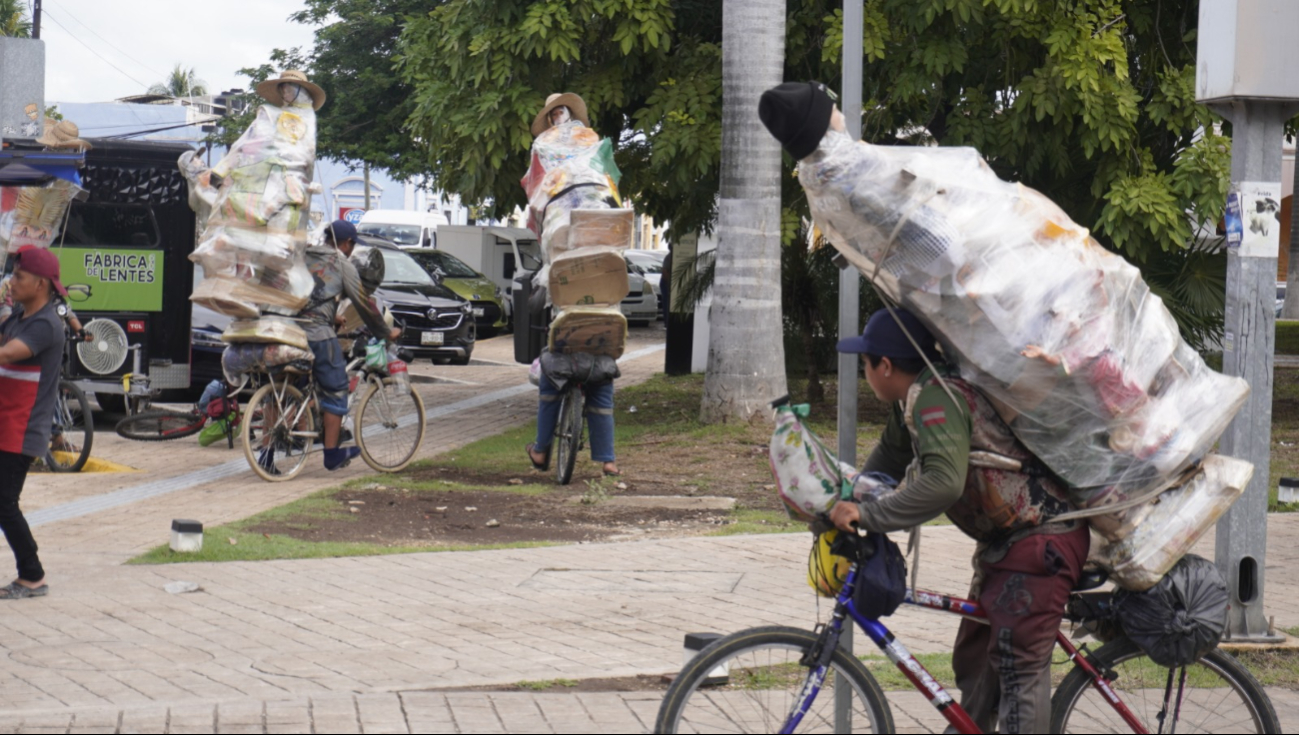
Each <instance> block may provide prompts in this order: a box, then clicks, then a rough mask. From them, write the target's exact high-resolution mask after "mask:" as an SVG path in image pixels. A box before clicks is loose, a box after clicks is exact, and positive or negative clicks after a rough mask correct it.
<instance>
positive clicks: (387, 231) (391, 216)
mask: <svg viewBox="0 0 1299 735" xmlns="http://www.w3.org/2000/svg"><path fill="white" fill-rule="evenodd" d="M445 224H449V223H448V222H447V218H446V215H444V214H442V213H441V212H411V211H408V210H405V209H372V210H370V211H369V212H366V213H365V214H363V215H361V222H360V224H358V225H357V226H356V231H357V232H359V233H361V234H362V235H370V236H372V237H382V238H383V239H385V240H391V241H392V242H394V243H396V245H397V246H398V247H403V248H421V247H422V248H431V247H437V229H438V227H440V226H442V225H445Z"/></svg>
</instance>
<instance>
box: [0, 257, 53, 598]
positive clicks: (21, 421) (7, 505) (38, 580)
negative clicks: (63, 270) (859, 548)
mask: <svg viewBox="0 0 1299 735" xmlns="http://www.w3.org/2000/svg"><path fill="white" fill-rule="evenodd" d="M15 258H16V261H17V262H16V265H15V266H14V274H13V278H12V281H11V282H10V289H11V294H12V296H13V300H14V303H15V307H14V311H13V314H11V315H10V316H9V318H8V319H6V320H5V321H4V323H3V324H0V530H2V531H4V535H5V539H6V540H7V541H8V542H9V548H10V549H12V550H13V552H14V559H15V560H16V561H17V563H18V578H17V579H15V580H14V581H13V582H10V583H9V584H8V585H6V586H4V587H0V600H16V599H20V598H23V597H39V596H41V595H45V594H47V593H49V590H50V588H49V585H47V584H45V570H44V568H42V567H41V560H40V557H38V556H37V555H36V540H35V539H34V538H32V532H31V529H30V528H29V527H28V526H27V519H25V518H24V517H23V514H22V511H21V510H20V509H19V507H18V497H19V495H21V494H22V491H23V483H24V482H26V480H27V470H28V468H30V467H31V464H32V460H33V459H35V458H36V457H40V456H43V455H44V454H45V450H46V449H48V448H49V445H50V427H51V426H52V425H53V418H54V404H55V399H56V394H55V391H57V390H58V386H59V374H60V371H61V370H62V367H63V322H62V320H61V319H59V315H58V313H57V312H56V311H55V301H56V299H55V294H58V295H59V296H64V297H66V296H67V295H68V292H67V290H66V289H64V288H63V284H62V283H60V282H59V261H58V258H56V257H54V254H53V253H51V252H50V251H48V250H45V249H43V248H37V247H25V248H23V249H22V250H20V251H19V252H18V254H17V255H16V256H15Z"/></svg>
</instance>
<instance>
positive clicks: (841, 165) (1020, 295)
mask: <svg viewBox="0 0 1299 735" xmlns="http://www.w3.org/2000/svg"><path fill="white" fill-rule="evenodd" d="M798 172H799V179H800V182H801V183H802V184H803V186H804V188H805V189H806V191H807V194H808V199H809V202H810V205H811V209H812V213H813V216H814V218H815V220H816V224H817V226H818V227H819V228H820V229H821V230H822V232H824V233H825V234H826V236H827V237H828V238H829V240H830V242H831V243H832V244H833V245H834V246H835V248H836V249H837V250H839V252H841V253H843V255H844V256H845V257H846V258H847V259H848V260H849V262H851V263H852V264H853V265H854V266H856V267H857V268H858V269H860V270H861V271H862V273H863V274H864V275H866V276H867V277H868V278H873V279H874V281H875V282H876V284H877V285H878V286H879V287H880V288H881V289H882V290H883V291H884V293H885V294H886V295H887V296H888V297H890V298H891V299H894V300H896V301H898V302H899V303H901V304H902V305H903V306H904V307H906V308H907V309H908V310H910V311H911V312H912V313H914V314H915V315H916V316H918V317H919V318H920V320H921V321H922V322H924V323H925V325H926V326H927V327H928V328H929V329H930V330H931V331H932V332H933V334H934V336H935V337H936V338H937V339H938V341H939V342H940V344H941V345H942V347H943V350H944V353H945V354H946V356H947V358H948V359H949V360H951V361H953V362H954V363H956V365H957V366H958V367H959V369H960V373H961V376H962V377H963V378H965V379H966V380H969V381H970V382H971V383H973V384H974V385H976V386H977V387H978V388H980V389H981V390H982V391H983V392H984V394H985V395H987V396H988V397H989V399H990V400H991V401H992V402H993V404H994V406H996V408H997V410H998V413H999V414H1001V416H1002V418H1004V419H1005V420H1006V422H1007V423H1008V424H1009V425H1010V427H1011V429H1012V430H1013V431H1014V433H1015V435H1016V436H1017V437H1018V438H1019V439H1020V440H1021V441H1023V442H1024V444H1025V446H1026V447H1028V449H1029V450H1030V451H1032V452H1033V453H1034V454H1035V455H1037V456H1038V457H1039V458H1040V459H1041V460H1042V461H1043V462H1045V463H1046V464H1047V465H1048V466H1049V467H1050V468H1051V469H1052V470H1053V471H1054V472H1055V473H1056V474H1058V475H1059V476H1060V477H1061V478H1062V479H1064V480H1065V481H1066V482H1067V483H1068V484H1069V485H1070V486H1071V489H1070V490H1071V497H1070V499H1071V500H1072V501H1073V502H1074V503H1075V504H1076V505H1077V506H1078V507H1080V508H1084V509H1089V508H1097V507H1101V506H1105V505H1111V504H1115V503H1119V502H1123V501H1125V500H1128V499H1131V498H1136V497H1140V496H1142V495H1145V494H1150V493H1154V492H1156V491H1158V490H1159V489H1160V488H1161V487H1163V486H1166V485H1167V484H1168V483H1169V482H1170V481H1172V480H1173V479H1174V478H1176V476H1177V475H1178V474H1179V473H1180V472H1182V471H1183V470H1184V469H1186V468H1187V467H1189V466H1190V465H1191V464H1192V463H1194V462H1195V461H1196V460H1198V459H1200V458H1202V457H1204V455H1206V454H1207V453H1208V451H1209V449H1210V448H1211V447H1212V446H1213V443H1214V442H1215V441H1216V440H1217V438H1218V436H1219V435H1220V434H1221V433H1222V431H1223V430H1224V429H1225V428H1226V426H1227V423H1228V422H1229V421H1230V420H1231V418H1232V417H1233V416H1234V415H1235V414H1236V412H1237V411H1238V410H1239V408H1240V406H1241V404H1242V403H1243V401H1244V399H1245V396H1246V394H1247V393H1248V390H1249V388H1248V385H1247V384H1246V383H1245V381H1243V380H1241V379H1239V378H1231V377H1227V376H1224V375H1221V374H1219V373H1216V372H1214V371H1213V370H1211V369H1209V368H1208V367H1207V366H1206V365H1205V364H1204V361H1203V360H1202V359H1201V358H1200V356H1199V355H1198V354H1197V353H1196V352H1195V351H1194V350H1193V349H1191V348H1190V347H1189V346H1188V345H1187V344H1186V343H1185V342H1183V341H1182V340H1181V338H1180V336H1179V334H1178V330H1177V325H1176V323H1175V322H1174V321H1173V318H1172V316H1171V315H1170V314H1169V313H1168V310H1167V309H1165V308H1164V306H1163V303H1162V301H1161V300H1160V299H1159V297H1158V296H1155V295H1154V294H1152V293H1151V292H1150V290H1149V288H1147V286H1146V284H1145V283H1144V282H1143V281H1142V279H1141V275H1140V273H1139V271H1138V270H1137V269H1136V268H1135V267H1133V266H1132V265H1131V264H1129V263H1128V262H1127V261H1125V260H1124V259H1123V258H1121V257H1119V256H1117V255H1114V254H1112V253H1110V252H1108V251H1106V250H1105V249H1104V248H1103V247H1101V246H1100V245H1099V244H1098V243H1096V241H1095V240H1093V239H1091V238H1090V237H1089V236H1088V233H1087V230H1086V229H1085V228H1083V227H1080V226H1078V225H1076V224H1075V223H1073V222H1072V221H1071V220H1070V219H1069V217H1068V216H1066V215H1065V213H1064V212H1063V211H1061V210H1060V209H1059V207H1057V206H1056V205H1055V204H1054V203H1052V202H1051V201H1050V200H1049V199H1047V198H1046V197H1045V196H1043V195H1041V194H1039V193H1038V192H1036V191H1033V190H1032V189H1029V188H1027V187H1024V186H1021V185H1017V184H1011V183H1008V182H1005V181H1002V180H1000V179H998V178H997V176H996V175H995V174H994V173H993V171H992V170H991V169H990V168H989V167H988V166H987V164H986V163H984V161H983V160H982V159H981V158H980V157H979V155H978V153H977V152H975V151H974V150H973V149H970V148H904V147H880V146H871V145H868V144H865V143H854V142H853V141H852V140H851V139H850V138H849V137H848V136H847V135H846V134H844V133H841V132H837V131H830V132H828V133H827V134H826V136H825V138H824V139H823V140H822V141H821V144H820V148H819V149H818V150H817V151H816V152H814V153H813V154H811V155H810V156H808V157H807V158H805V159H804V160H803V161H802V162H801V163H800V164H799V168H798Z"/></svg>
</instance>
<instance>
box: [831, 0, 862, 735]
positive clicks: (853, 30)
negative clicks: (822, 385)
mask: <svg viewBox="0 0 1299 735" xmlns="http://www.w3.org/2000/svg"><path fill="white" fill-rule="evenodd" d="M864 6H865V3H864V2H854V1H853V0H849V1H848V2H845V3H844V4H843V88H842V89H841V90H840V93H841V95H842V96H841V98H840V99H842V100H843V110H842V112H843V117H844V122H845V123H847V126H848V134H849V135H851V136H852V137H853V139H854V140H860V139H861V94H862V66H863V65H864V63H865V62H864V54H863V50H862V17H863V15H864V10H863V9H864ZM860 288H861V277H860V276H859V275H858V274H857V269H856V268H854V267H852V266H847V267H845V268H844V269H843V270H841V271H839V338H840V339H844V338H846V337H854V336H856V335H857V331H858V327H859V325H858V323H857V322H858V319H857V312H858V310H859V309H860V304H859V299H858V295H859V290H860ZM857 359H858V358H857V356H856V355H839V459H840V460H842V461H844V462H847V463H848V464H850V465H853V466H854V467H855V466H856V465H857ZM852 629H853V623H852V621H851V620H849V621H847V625H846V627H845V628H844V631H843V635H842V636H841V637H840V638H839V647H840V648H842V649H843V650H845V651H847V652H848V653H852ZM844 684H845V682H842V681H839V680H837V679H836V680H835V687H834V726H835V730H834V731H835V732H852V731H853V729H852V704H853V703H852V697H853V694H852V687H849V686H844Z"/></svg>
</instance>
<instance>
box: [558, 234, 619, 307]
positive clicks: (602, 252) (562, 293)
mask: <svg viewBox="0 0 1299 735" xmlns="http://www.w3.org/2000/svg"><path fill="white" fill-rule="evenodd" d="M627 289H628V286H627V261H626V260H623V257H622V253H621V252H619V251H618V250H615V249H613V248H581V249H579V250H570V251H568V252H566V253H563V254H561V255H559V256H558V257H556V258H555V260H554V261H553V262H552V263H551V264H550V302H551V303H552V304H554V305H555V306H557V307H564V306H607V305H610V304H617V303H619V302H621V301H622V300H623V299H625V298H627Z"/></svg>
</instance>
